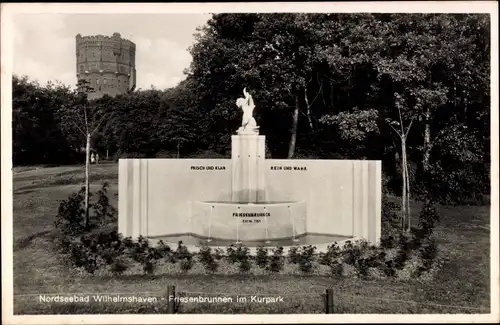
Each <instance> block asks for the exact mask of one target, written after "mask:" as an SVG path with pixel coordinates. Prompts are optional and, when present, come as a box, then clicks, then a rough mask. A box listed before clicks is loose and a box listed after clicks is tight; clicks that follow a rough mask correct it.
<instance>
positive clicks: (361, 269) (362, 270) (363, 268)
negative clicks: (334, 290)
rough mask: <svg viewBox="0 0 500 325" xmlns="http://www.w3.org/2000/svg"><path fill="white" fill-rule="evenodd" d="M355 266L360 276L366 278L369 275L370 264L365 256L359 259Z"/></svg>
mask: <svg viewBox="0 0 500 325" xmlns="http://www.w3.org/2000/svg"><path fill="white" fill-rule="evenodd" d="M354 267H355V268H356V272H357V275H358V276H359V277H362V278H364V277H367V276H368V269H369V266H368V263H367V260H366V259H365V258H360V259H357V260H356V263H355V264H354Z"/></svg>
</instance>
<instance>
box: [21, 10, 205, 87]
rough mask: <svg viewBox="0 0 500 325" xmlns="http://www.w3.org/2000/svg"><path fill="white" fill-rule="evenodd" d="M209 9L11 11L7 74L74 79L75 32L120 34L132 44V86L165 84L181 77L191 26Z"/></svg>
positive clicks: (71, 81) (188, 57) (190, 41)
mask: <svg viewBox="0 0 500 325" xmlns="http://www.w3.org/2000/svg"><path fill="white" fill-rule="evenodd" d="M209 18H210V15H209V14H198V13H193V14H181V13H176V14H49V13H37V14H25V13H23V14H16V15H15V16H14V17H13V19H12V21H13V28H14V35H13V38H14V48H13V73H14V74H16V75H18V76H23V75H26V76H28V78H29V79H30V80H37V81H39V82H40V83H42V84H45V83H46V82H47V81H52V82H56V81H60V82H62V83H64V84H66V85H69V86H71V87H73V86H74V85H75V84H76V54H75V51H76V45H75V42H76V41H75V36H76V35H77V34H81V35H82V36H88V35H97V34H102V35H106V36H111V35H112V34H113V33H114V32H118V33H120V34H121V36H122V37H123V38H126V39H129V40H131V41H132V42H134V43H135V44H136V70H137V88H142V89H149V88H150V87H151V85H154V86H155V87H156V88H159V89H165V88H168V87H173V86H175V85H177V83H179V82H180V81H181V80H183V79H184V74H183V70H184V69H185V68H188V67H189V64H190V62H191V55H190V54H189V52H188V48H189V46H191V45H192V44H193V43H194V37H193V34H194V33H196V27H198V26H202V25H204V24H205V23H206V21H207V20H208V19H209Z"/></svg>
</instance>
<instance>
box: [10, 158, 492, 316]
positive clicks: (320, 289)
mask: <svg viewBox="0 0 500 325" xmlns="http://www.w3.org/2000/svg"><path fill="white" fill-rule="evenodd" d="M104 181H108V182H109V184H110V186H109V192H110V194H111V200H112V204H113V205H114V206H115V207H117V203H118V202H117V198H118V197H117V191H118V184H117V183H118V167H117V165H116V164H102V165H97V166H92V170H91V182H92V186H91V190H92V191H94V192H95V191H97V190H98V189H99V188H100V186H101V184H102V183H103V182H104ZM83 182H84V168H83V166H65V167H51V168H38V169H29V168H28V169H27V168H24V169H19V170H17V169H15V170H14V183H13V187H14V188H13V190H14V204H13V207H14V219H13V224H14V229H13V235H14V238H13V239H14V247H13V249H14V295H15V296H14V313H15V314H38V313H43V314H59V313H82V314H84V313H138V312H145V313H154V312H160V313H161V312H164V311H165V310H164V306H165V305H166V304H161V303H158V304H154V305H152V304H144V305H141V306H140V307H138V305H137V304H136V303H129V304H127V303H120V304H116V303H107V304H105V303H96V304H75V305H62V304H57V303H51V304H47V303H45V304H43V303H40V302H39V294H41V293H65V294H67V293H92V294H97V293H130V294H136V295H140V294H141V293H143V294H145V293H147V292H150V293H151V294H150V295H149V296H158V297H161V296H164V294H165V292H166V288H167V285H169V284H173V285H175V286H176V290H177V292H178V293H180V294H181V295H182V293H183V292H192V293H191V294H190V295H194V296H196V295H197V294H198V293H200V294H202V295H204V296H206V295H208V294H210V293H214V294H216V293H223V294H224V295H226V296H231V297H233V299H236V295H238V296H243V295H245V294H248V295H252V294H263V295H266V296H274V295H280V294H281V296H283V297H284V302H280V303H274V304H259V303H236V302H235V303H233V304H213V303H211V304H182V305H181V310H180V312H182V313H322V312H323V308H324V303H323V300H322V297H321V295H320V294H322V293H324V292H325V289H326V288H327V287H331V288H333V289H334V305H335V312H336V313H489V307H490V227H489V225H490V207H489V206H457V207H451V206H441V207H440V214H441V222H440V224H439V225H438V228H437V229H436V234H437V238H438V240H439V250H440V254H442V256H444V257H445V258H446V261H445V264H444V266H443V268H442V269H441V270H440V271H439V273H438V274H437V276H436V278H435V279H434V280H433V282H431V283H425V284H424V283H419V282H417V281H413V280H411V281H395V280H370V281H369V280H357V279H356V280H355V279H335V278H331V277H325V276H317V275H309V276H298V275H297V276H294V275H279V274H278V275H273V276H262V275H247V276H244V275H232V276H224V275H192V274H180V273H179V274H177V275H168V276H167V275H165V274H163V275H162V274H155V275H154V276H145V275H144V276H137V275H130V276H127V275H123V276H120V277H110V276H75V274H74V272H69V270H67V269H65V267H64V266H62V264H61V263H60V261H59V260H58V258H57V256H56V255H55V254H54V253H53V251H52V247H51V243H50V236H49V235H50V232H51V230H52V229H53V227H54V226H53V224H54V218H55V215H56V214H57V209H58V206H59V202H60V201H61V200H64V199H66V198H67V197H68V196H69V195H70V194H72V193H74V192H76V191H78V190H79V188H80V187H81V185H82V184H83ZM394 199H397V198H394ZM420 209H421V206H420V205H419V204H418V203H414V204H413V206H412V212H413V213H414V215H417V214H418V212H419V211H420ZM414 219H416V218H414ZM248 299H249V300H250V297H249V298H248ZM382 299H391V301H387V300H382ZM404 301H416V302H421V303H423V304H414V303H408V302H404ZM424 303H432V304H438V305H454V306H467V307H473V308H484V309H483V310H476V309H461V308H452V307H447V306H430V305H425V304H424Z"/></svg>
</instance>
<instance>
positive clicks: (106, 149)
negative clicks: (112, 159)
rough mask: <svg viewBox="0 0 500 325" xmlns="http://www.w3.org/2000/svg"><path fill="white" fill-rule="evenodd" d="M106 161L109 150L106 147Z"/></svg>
mask: <svg viewBox="0 0 500 325" xmlns="http://www.w3.org/2000/svg"><path fill="white" fill-rule="evenodd" d="M106 160H109V149H108V148H107V147H106Z"/></svg>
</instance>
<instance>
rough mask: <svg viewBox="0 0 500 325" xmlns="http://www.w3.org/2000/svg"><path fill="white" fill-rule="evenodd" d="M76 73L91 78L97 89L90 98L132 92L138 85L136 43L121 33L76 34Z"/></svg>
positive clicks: (94, 87)
mask: <svg viewBox="0 0 500 325" xmlns="http://www.w3.org/2000/svg"><path fill="white" fill-rule="evenodd" d="M75 39H76V69H77V70H76V71H77V73H76V75H77V79H78V80H82V79H83V80H87V81H88V82H89V83H90V86H91V87H92V89H93V92H90V93H89V98H90V99H94V98H99V97H101V96H103V95H104V94H108V95H110V96H116V95H118V94H123V93H126V92H128V91H132V90H134V89H135V86H136V70H135V51H136V45H135V44H134V43H133V42H132V41H130V40H128V39H125V38H122V37H121V35H120V34H119V33H113V35H112V36H105V35H100V34H99V35H89V36H82V35H81V34H78V35H76V37H75Z"/></svg>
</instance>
